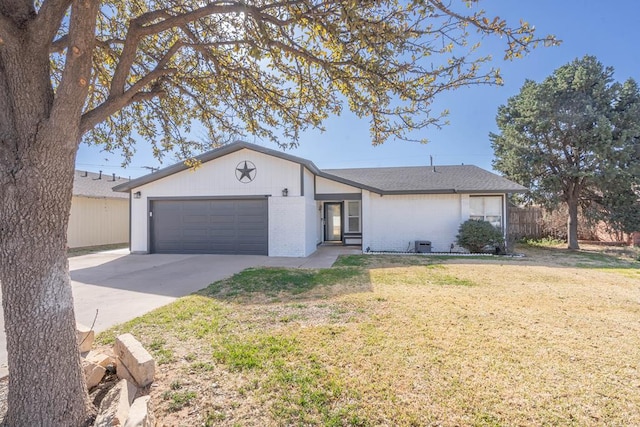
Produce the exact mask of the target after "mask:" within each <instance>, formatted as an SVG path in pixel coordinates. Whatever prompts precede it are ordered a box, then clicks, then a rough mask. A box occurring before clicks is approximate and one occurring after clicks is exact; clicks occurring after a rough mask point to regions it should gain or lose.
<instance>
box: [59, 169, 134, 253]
mask: <svg viewBox="0 0 640 427" xmlns="http://www.w3.org/2000/svg"><path fill="white" fill-rule="evenodd" d="M127 181H128V179H125V178H121V177H117V176H115V175H113V174H112V175H103V174H102V172H100V173H92V172H85V171H78V170H76V171H75V174H74V177H73V196H72V198H71V214H70V216H69V226H68V229H67V246H68V247H69V248H80V247H86V246H100V245H111V244H117V243H127V242H128V241H129V196H128V195H127V194H123V193H116V192H114V191H113V190H112V189H113V187H114V186H115V185H118V184H123V183H125V182H127Z"/></svg>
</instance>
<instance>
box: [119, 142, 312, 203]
mask: <svg viewBox="0 0 640 427" xmlns="http://www.w3.org/2000/svg"><path fill="white" fill-rule="evenodd" d="M245 148H246V149H248V150H253V151H257V152H259V153H262V154H267V155H269V156H274V157H279V158H281V159H284V160H289V161H291V162H294V163H299V164H301V165H304V166H306V168H307V169H309V170H310V171H311V172H313V173H314V174H316V175H318V174H320V169H318V167H317V166H316V165H314V164H313V162H312V161H310V160H307V159H303V158H302V157H296V156H292V155H291V154H287V153H283V152H281V151H276V150H272V149H270V148H265V147H261V146H259V145H255V144H249V143H248V142H244V141H236V142H233V143H231V144H228V145H223V146H222V147H219V148H214V149H213V150H211V151H207V152H206V153H203V154H201V155H199V156H196V157H195V159H196V160H197V161H199V162H200V163H206V162H209V161H211V160H215V159H217V158H219V157H222V156H226V155H227V154H231V153H235V152H236V151H240V150H242V149H245ZM187 169H189V166H187V165H185V164H184V162H179V163H176V164H175V165H171V166H168V167H166V168H162V169H160V170H158V171H156V172H152V173H150V174H148V175H144V176H141V177H140V178H136V179H132V180H131V181H128V182H126V183H123V184H120V185H117V186H116V187H114V188H113V191H129V190H131V189H132V188H136V187H140V186H141V185H144V184H148V183H150V182H153V181H156V180H158V179H160V178H164V177H167V176H169V175H173V174H174V173H178V172H182V171H183V170H187Z"/></svg>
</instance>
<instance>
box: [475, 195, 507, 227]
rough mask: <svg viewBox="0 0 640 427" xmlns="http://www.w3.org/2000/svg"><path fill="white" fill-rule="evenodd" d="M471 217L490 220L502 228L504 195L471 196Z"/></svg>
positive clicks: (492, 223)
mask: <svg viewBox="0 0 640 427" xmlns="http://www.w3.org/2000/svg"><path fill="white" fill-rule="evenodd" d="M469 219H477V220H481V221H488V222H490V223H491V225H493V226H494V227H496V228H499V229H500V230H502V197H501V196H482V197H477V196H472V197H469Z"/></svg>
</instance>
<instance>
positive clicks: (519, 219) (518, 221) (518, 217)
mask: <svg viewBox="0 0 640 427" xmlns="http://www.w3.org/2000/svg"><path fill="white" fill-rule="evenodd" d="M542 217H543V209H542V208H539V207H524V208H520V207H514V206H510V207H509V223H508V224H509V238H510V239H514V240H517V239H522V238H523V237H526V238H529V239H540V238H542V237H545V230H544V226H543V223H542Z"/></svg>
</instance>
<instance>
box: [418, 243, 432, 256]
mask: <svg viewBox="0 0 640 427" xmlns="http://www.w3.org/2000/svg"><path fill="white" fill-rule="evenodd" d="M429 252H431V242H430V241H429V240H416V253H418V254H426V253H429Z"/></svg>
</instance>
